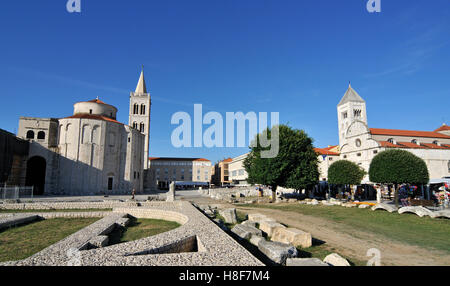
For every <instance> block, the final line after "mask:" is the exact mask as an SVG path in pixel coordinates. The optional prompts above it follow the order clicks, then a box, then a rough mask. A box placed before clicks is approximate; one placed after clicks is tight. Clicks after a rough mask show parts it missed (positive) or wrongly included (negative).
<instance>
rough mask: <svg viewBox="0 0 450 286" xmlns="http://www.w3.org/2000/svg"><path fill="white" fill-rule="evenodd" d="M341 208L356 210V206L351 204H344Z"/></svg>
mask: <svg viewBox="0 0 450 286" xmlns="http://www.w3.org/2000/svg"><path fill="white" fill-rule="evenodd" d="M342 206H343V207H346V208H356V207H357V205H356V204H352V203H346V204H342Z"/></svg>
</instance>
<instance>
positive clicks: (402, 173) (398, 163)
mask: <svg viewBox="0 0 450 286" xmlns="http://www.w3.org/2000/svg"><path fill="white" fill-rule="evenodd" d="M369 177H370V180H371V181H372V182H374V183H381V184H427V183H428V182H429V180H430V175H429V173H428V168H427V165H426V164H425V161H424V160H422V159H421V158H419V157H417V156H416V155H414V154H413V153H411V152H408V151H405V150H400V149H392V150H387V151H383V152H381V153H379V154H378V155H376V156H375V157H374V158H373V160H372V163H371V164H370V169H369Z"/></svg>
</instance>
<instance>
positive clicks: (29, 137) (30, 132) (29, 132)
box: [27, 130, 34, 139]
mask: <svg viewBox="0 0 450 286" xmlns="http://www.w3.org/2000/svg"><path fill="white" fill-rule="evenodd" d="M27 139H34V131H33V130H29V131H28V132H27Z"/></svg>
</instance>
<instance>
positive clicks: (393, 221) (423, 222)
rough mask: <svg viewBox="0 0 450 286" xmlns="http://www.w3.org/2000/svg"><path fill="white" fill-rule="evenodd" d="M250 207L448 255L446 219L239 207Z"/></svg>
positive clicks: (318, 208) (344, 210)
mask: <svg viewBox="0 0 450 286" xmlns="http://www.w3.org/2000/svg"><path fill="white" fill-rule="evenodd" d="M242 206H245V207H251V208H255V207H256V208H269V209H276V210H282V211H291V212H297V213H300V214H304V215H310V216H315V217H320V218H324V219H327V220H330V221H332V222H334V223H336V227H339V228H340V229H341V230H343V231H347V232H349V233H351V231H352V229H353V230H354V229H357V230H361V231H366V232H372V233H375V234H379V235H383V236H385V237H386V238H389V239H392V240H396V241H400V242H405V243H407V244H412V245H417V246H421V247H425V248H428V249H438V250H444V251H447V252H449V253H450V220H449V219H432V218H430V217H422V218H420V217H418V216H416V215H414V214H402V215H400V214H398V213H388V212H386V211H372V210H370V209H369V210H368V209H358V208H344V207H340V206H310V205H300V204H289V205H269V204H267V205H242Z"/></svg>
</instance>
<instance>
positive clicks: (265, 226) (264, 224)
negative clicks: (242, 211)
mask: <svg viewBox="0 0 450 286" xmlns="http://www.w3.org/2000/svg"><path fill="white" fill-rule="evenodd" d="M277 228H286V227H285V226H284V225H282V224H280V223H278V222H276V221H271V220H263V221H261V222H260V223H259V229H260V230H262V231H264V232H265V233H266V234H267V236H269V237H272V235H273V232H274V231H275V229H277Z"/></svg>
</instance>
